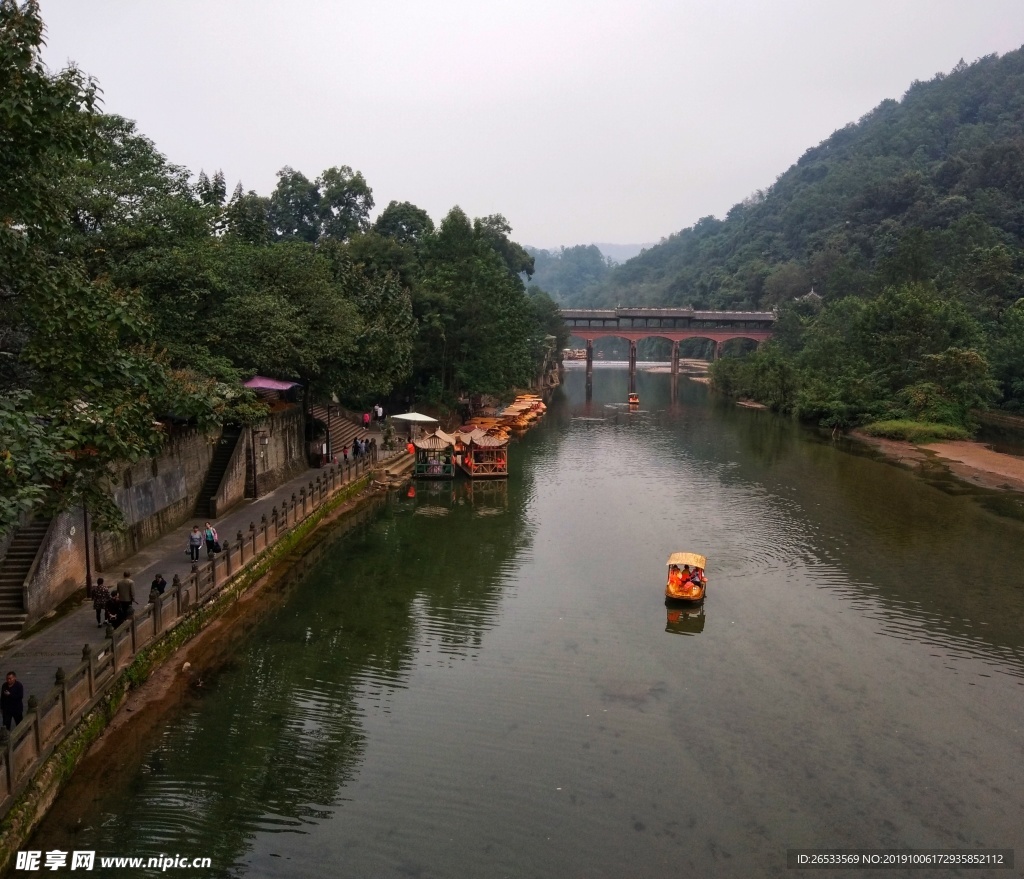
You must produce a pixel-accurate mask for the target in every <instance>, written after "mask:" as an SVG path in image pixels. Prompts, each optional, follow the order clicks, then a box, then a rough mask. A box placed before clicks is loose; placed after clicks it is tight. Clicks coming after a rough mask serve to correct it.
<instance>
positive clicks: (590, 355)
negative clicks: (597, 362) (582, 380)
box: [587, 339, 594, 381]
mask: <svg viewBox="0 0 1024 879" xmlns="http://www.w3.org/2000/svg"><path fill="white" fill-rule="evenodd" d="M593 374H594V340H593V339H587V381H590V378H591V376H593Z"/></svg>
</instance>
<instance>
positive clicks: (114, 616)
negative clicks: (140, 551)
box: [90, 571, 178, 628]
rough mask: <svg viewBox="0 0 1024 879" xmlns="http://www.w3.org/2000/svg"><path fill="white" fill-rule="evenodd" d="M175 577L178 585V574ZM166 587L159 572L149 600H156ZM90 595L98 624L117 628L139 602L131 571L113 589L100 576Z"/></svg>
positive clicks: (151, 588) (150, 589) (154, 579)
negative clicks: (108, 624) (136, 598)
mask: <svg viewBox="0 0 1024 879" xmlns="http://www.w3.org/2000/svg"><path fill="white" fill-rule="evenodd" d="M174 579H175V585H177V581H178V575H177V574H175V575H174ZM166 589H167V581H166V580H165V579H164V575H163V574H157V575H156V576H155V577H154V578H153V582H152V583H151V584H150V586H149V600H150V601H154V600H155V599H156V598H158V597H159V596H161V595H163V594H164V591H165V590H166ZM90 596H91V597H92V609H93V610H94V611H96V625H97V626H103V625H106V624H107V623H110V625H112V626H114V628H117V627H118V626H119V625H121V623H123V622H124V621H125V620H126V619H128V617H129V616H131V615H132V612H133V609H132V605H133V604H138V602H137V601H136V600H135V581H134V580H133V579H132V575H131V572H130V571H125V572H124V576H123V577H122V578H121V579H120V580H118V581H117V584H116V585H115V587H114V588H113V589H108V588H107V587H106V586H105V585H104V583H103V578H102V577H100V578H98V579H97V580H96V582H95V583H94V584H93V586H92V591H91V592H90Z"/></svg>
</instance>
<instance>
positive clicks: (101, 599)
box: [92, 577, 110, 626]
mask: <svg viewBox="0 0 1024 879" xmlns="http://www.w3.org/2000/svg"><path fill="white" fill-rule="evenodd" d="M109 601H110V590H109V589H107V587H106V586H104V585H103V578H102V577H100V578H99V579H98V580H97V581H96V585H95V586H93V587H92V609H93V610H94V611H96V625H97V626H102V625H103V615H104V614H105V613H106V611H107V603H108V602H109Z"/></svg>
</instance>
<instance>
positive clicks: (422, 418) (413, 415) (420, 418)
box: [391, 412, 437, 424]
mask: <svg viewBox="0 0 1024 879" xmlns="http://www.w3.org/2000/svg"><path fill="white" fill-rule="evenodd" d="M391 417H392V418H393V419H394V420H395V421H408V422H410V423H415V424H437V419H436V418H431V417H430V416H429V415H420V413H419V412H406V413H405V414H404V415H392V416H391Z"/></svg>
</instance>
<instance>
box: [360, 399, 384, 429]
mask: <svg viewBox="0 0 1024 879" xmlns="http://www.w3.org/2000/svg"><path fill="white" fill-rule="evenodd" d="M371 412H372V414H371ZM371 412H364V413H363V427H364V428H366V429H369V427H370V421H371V420H373V421H376V422H377V424H383V423H384V407H383V406H381V404H380V403H378V404H377V405H376V406H374V407H373V409H372V410H371Z"/></svg>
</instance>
